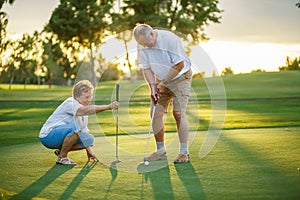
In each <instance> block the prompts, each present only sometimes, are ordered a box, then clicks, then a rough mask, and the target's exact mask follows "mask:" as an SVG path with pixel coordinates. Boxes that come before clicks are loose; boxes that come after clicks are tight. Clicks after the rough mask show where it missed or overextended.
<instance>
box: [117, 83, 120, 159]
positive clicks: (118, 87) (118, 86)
mask: <svg viewBox="0 0 300 200" xmlns="http://www.w3.org/2000/svg"><path fill="white" fill-rule="evenodd" d="M119 89H120V85H119V84H117V85H116V101H119ZM116 159H117V161H118V160H119V109H117V110H116Z"/></svg>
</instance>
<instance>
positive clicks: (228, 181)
mask: <svg viewBox="0 0 300 200" xmlns="http://www.w3.org/2000/svg"><path fill="white" fill-rule="evenodd" d="M299 76H300V72H280V73H254V74H243V75H235V76H226V77H222V78H220V77H216V78H206V79H194V80H193V83H192V89H193V92H192V94H191V101H190V104H189V107H188V112H187V116H188V119H189V125H190V129H191V130H193V132H192V133H196V135H195V138H194V139H193V137H191V142H190V143H191V146H190V154H191V156H192V161H191V163H189V164H185V165H178V166H177V165H174V164H173V163H172V160H173V158H174V157H175V155H176V153H177V148H178V143H177V141H176V138H174V137H175V136H176V134H175V133H174V132H175V131H176V129H175V124H174V120H173V118H172V116H171V112H169V113H168V115H167V116H166V118H165V123H166V131H167V134H166V140H167V141H166V142H167V145H168V146H167V148H168V150H169V151H168V160H169V165H168V166H167V167H166V168H163V169H161V170H158V171H153V172H150V173H146V174H138V173H137V171H136V166H137V163H138V162H139V161H141V160H142V157H143V153H144V151H145V143H146V139H145V134H146V133H147V132H148V129H149V122H150V119H149V96H148V95H149V90H148V87H147V85H145V82H144V81H136V82H135V83H134V84H131V83H129V82H126V81H121V82H120V85H121V90H120V100H121V107H120V110H119V127H120V130H119V132H120V134H123V136H120V141H119V144H120V159H121V160H122V162H121V163H119V164H117V165H116V168H117V170H116V169H115V168H110V164H111V162H112V161H114V159H115V155H114V154H115V147H114V144H115V137H109V136H113V135H114V134H115V121H114V120H115V118H114V114H115V113H114V112H111V111H107V112H103V113H99V114H97V115H94V116H90V130H91V133H93V134H94V135H95V136H96V141H95V146H94V147H93V148H94V150H95V152H96V153H97V154H98V155H99V157H100V160H101V163H97V164H96V165H95V166H90V167H87V166H85V161H86V155H85V152H83V151H80V152H72V153H71V154H70V157H71V158H73V159H74V160H75V161H77V162H78V165H76V166H75V167H73V168H69V167H66V166H56V165H54V162H55V156H54V154H53V153H52V151H51V150H48V149H46V148H44V147H43V146H42V145H41V144H40V143H39V139H38V133H39V130H40V128H41V126H42V125H43V123H44V122H45V120H46V119H47V118H48V116H49V115H50V114H51V113H52V112H53V111H54V109H56V107H57V106H58V105H59V104H60V103H61V102H62V101H63V100H64V99H65V98H67V97H68V96H70V94H71V89H72V88H71V87H65V86H64V87H60V86H53V87H52V88H47V87H40V88H38V86H27V89H26V90H24V89H23V86H20V85H14V86H13V90H8V86H7V85H1V84H0V127H1V140H0V145H1V147H0V151H1V157H0V158H1V167H0V169H1V170H0V199H8V198H9V197H11V196H14V197H13V198H12V199H31V198H44V199H199V198H200V199H299V198H300V192H299V185H300V171H298V168H300V158H299V153H300V144H299V141H300V135H299V133H300V101H299V100H300V87H299V86H300V79H299ZM115 83H116V82H104V83H101V84H99V85H98V86H97V90H96V92H95V98H94V100H95V102H96V103H97V104H106V103H108V102H110V101H111V100H113V99H114V96H115V93H114V87H115ZM223 84H224V85H223ZM225 91H226V93H224V92H225ZM211 98H212V101H211ZM224 99H225V100H224ZM224 103H225V104H224ZM223 105H226V107H227V108H226V110H223V109H224V108H223V107H222V106H223ZM212 108H218V109H220V112H217V115H215V116H216V118H212V113H213V112H214V111H216V109H215V110H212ZM223 111H226V112H223ZM222 113H225V115H222ZM223 118H224V119H225V121H224V126H223V132H222V134H221V137H220V139H219V140H218V142H217V145H216V146H215V147H214V149H213V150H212V151H211V152H210V154H209V155H208V156H207V157H205V159H198V154H199V150H200V147H201V144H202V142H203V140H204V137H205V134H206V131H207V129H208V127H209V126H210V125H211V124H212V123H214V125H216V124H218V125H222V124H223V121H222V119H223ZM196 130H198V132H197V131H196ZM192 133H191V134H192ZM192 135H193V134H192ZM105 136H108V137H105ZM174 141H175V142H174ZM154 147H155V145H154V143H153V140H151V142H150V149H149V151H153V150H154Z"/></svg>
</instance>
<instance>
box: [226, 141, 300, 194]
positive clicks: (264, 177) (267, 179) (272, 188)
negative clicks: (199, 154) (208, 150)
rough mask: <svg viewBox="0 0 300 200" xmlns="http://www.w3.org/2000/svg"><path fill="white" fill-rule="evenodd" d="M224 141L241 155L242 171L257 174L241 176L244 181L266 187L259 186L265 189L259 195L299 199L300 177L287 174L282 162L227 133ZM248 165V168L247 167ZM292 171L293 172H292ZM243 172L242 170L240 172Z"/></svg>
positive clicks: (259, 188) (260, 188)
mask: <svg viewBox="0 0 300 200" xmlns="http://www.w3.org/2000/svg"><path fill="white" fill-rule="evenodd" d="M223 142H224V143H225V144H226V145H227V146H228V147H229V148H230V149H231V150H232V152H235V153H236V154H238V155H239V158H240V159H241V160H242V163H241V166H240V168H237V170H236V171H237V172H238V170H240V171H248V173H249V174H255V175H253V176H248V177H241V180H243V181H244V182H252V183H256V184H257V185H263V186H264V187H260V186H257V187H258V188H257V190H262V188H263V189H264V190H263V193H259V192H258V191H257V194H258V195H265V196H268V195H269V196H271V197H276V198H278V199H299V198H300V193H299V183H300V182H299V178H298V177H293V176H291V175H289V174H287V172H286V171H284V170H283V169H281V166H280V165H282V164H280V162H278V163H276V162H274V161H272V160H271V159H270V158H268V157H264V156H263V155H262V154H259V153H256V152H255V150H254V149H250V148H249V147H247V145H245V144H243V143H242V142H240V141H238V140H237V139H233V138H231V137H228V136H226V135H223ZM245 167H247V169H245ZM290 173H291V172H290ZM240 174H242V172H240ZM253 191H256V190H251V191H248V192H249V193H251V194H252V195H253V194H254V193H255V192H253Z"/></svg>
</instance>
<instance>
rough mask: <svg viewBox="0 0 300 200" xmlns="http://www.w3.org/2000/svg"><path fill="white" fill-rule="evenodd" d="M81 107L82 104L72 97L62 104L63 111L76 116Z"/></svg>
mask: <svg viewBox="0 0 300 200" xmlns="http://www.w3.org/2000/svg"><path fill="white" fill-rule="evenodd" d="M80 107H82V105H81V104H80V103H79V102H78V101H77V100H76V99H74V98H69V99H68V100H67V101H66V102H65V105H64V112H65V113H67V114H69V115H72V116H76V113H77V111H78V109H79V108H80Z"/></svg>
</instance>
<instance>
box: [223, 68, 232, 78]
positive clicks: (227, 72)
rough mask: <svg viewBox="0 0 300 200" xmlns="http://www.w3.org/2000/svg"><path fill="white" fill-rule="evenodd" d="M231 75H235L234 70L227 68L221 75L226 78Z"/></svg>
mask: <svg viewBox="0 0 300 200" xmlns="http://www.w3.org/2000/svg"><path fill="white" fill-rule="evenodd" d="M230 74H234V73H233V70H232V69H231V67H226V68H225V69H224V70H223V71H222V72H221V75H222V76H226V75H230Z"/></svg>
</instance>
